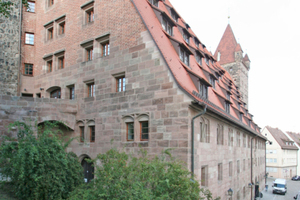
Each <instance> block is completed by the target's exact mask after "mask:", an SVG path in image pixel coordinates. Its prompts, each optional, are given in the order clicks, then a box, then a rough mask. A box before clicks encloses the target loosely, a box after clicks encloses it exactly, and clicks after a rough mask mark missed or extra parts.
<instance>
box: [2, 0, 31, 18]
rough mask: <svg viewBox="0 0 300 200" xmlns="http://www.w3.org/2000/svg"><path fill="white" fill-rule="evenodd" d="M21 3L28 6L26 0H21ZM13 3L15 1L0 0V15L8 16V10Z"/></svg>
mask: <svg viewBox="0 0 300 200" xmlns="http://www.w3.org/2000/svg"><path fill="white" fill-rule="evenodd" d="M22 4H23V5H24V6H25V7H26V8H27V7H28V1H27V0H22ZM14 5H15V3H13V2H12V0H0V16H1V15H3V16H5V17H9V15H10V11H11V10H12V7H13V6H14Z"/></svg>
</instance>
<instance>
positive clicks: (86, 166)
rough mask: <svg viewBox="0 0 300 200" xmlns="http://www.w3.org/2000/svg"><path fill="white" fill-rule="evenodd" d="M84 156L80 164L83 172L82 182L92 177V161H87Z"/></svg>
mask: <svg viewBox="0 0 300 200" xmlns="http://www.w3.org/2000/svg"><path fill="white" fill-rule="evenodd" d="M86 158H88V157H85V158H84V159H83V160H82V162H81V166H82V167H83V174H84V182H86V183H88V182H90V181H91V180H92V179H93V178H94V167H93V166H92V165H93V163H89V162H87V161H86V160H85V159H86Z"/></svg>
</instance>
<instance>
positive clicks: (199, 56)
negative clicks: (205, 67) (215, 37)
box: [196, 53, 202, 65]
mask: <svg viewBox="0 0 300 200" xmlns="http://www.w3.org/2000/svg"><path fill="white" fill-rule="evenodd" d="M196 61H197V63H198V64H199V65H202V56H201V55H200V54H199V53H197V54H196Z"/></svg>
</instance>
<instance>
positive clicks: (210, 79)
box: [209, 76, 215, 88]
mask: <svg viewBox="0 0 300 200" xmlns="http://www.w3.org/2000/svg"><path fill="white" fill-rule="evenodd" d="M209 83H210V84H211V86H212V87H213V88H215V78H214V77H213V76H209Z"/></svg>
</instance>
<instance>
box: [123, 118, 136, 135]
mask: <svg viewBox="0 0 300 200" xmlns="http://www.w3.org/2000/svg"><path fill="white" fill-rule="evenodd" d="M123 120H124V122H125V124H126V141H134V118H133V117H132V116H126V117H124V118H123Z"/></svg>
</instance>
